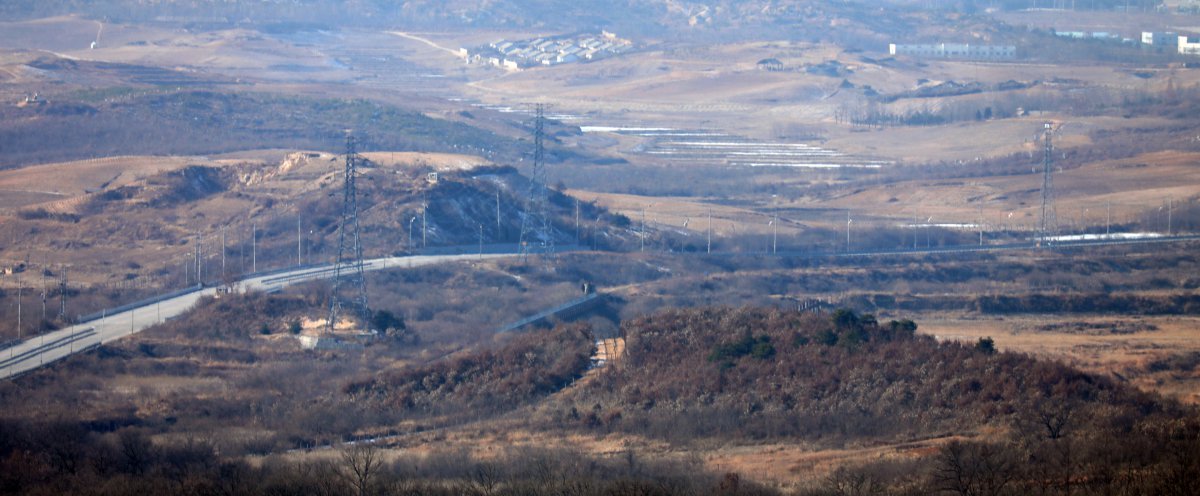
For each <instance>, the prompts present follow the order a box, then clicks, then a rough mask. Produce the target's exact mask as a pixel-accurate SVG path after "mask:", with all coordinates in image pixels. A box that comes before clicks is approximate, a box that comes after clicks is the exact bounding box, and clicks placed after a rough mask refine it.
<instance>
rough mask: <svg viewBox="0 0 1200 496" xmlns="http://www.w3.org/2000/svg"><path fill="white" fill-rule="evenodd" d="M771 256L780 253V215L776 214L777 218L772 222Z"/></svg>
mask: <svg viewBox="0 0 1200 496" xmlns="http://www.w3.org/2000/svg"><path fill="white" fill-rule="evenodd" d="M771 226H772V227H773V229H772V230H771V254H772V255H774V254H776V253H779V249H778V248H779V214H775V218H774V219H773V220H771Z"/></svg>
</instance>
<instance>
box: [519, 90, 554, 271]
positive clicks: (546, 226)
mask: <svg viewBox="0 0 1200 496" xmlns="http://www.w3.org/2000/svg"><path fill="white" fill-rule="evenodd" d="M545 112H546V109H545V105H542V104H540V103H539V104H538V105H537V114H536V115H535V116H534V120H533V171H532V172H531V173H530V175H529V199H528V203H527V205H526V209H525V216H524V217H523V218H522V219H521V245H520V247H521V256H522V257H528V256H529V253H530V252H533V251H541V252H542V253H553V252H554V231H553V226H552V225H551V224H550V216H549V212H548V211H547V210H548V208H549V198H548V196H549V192H548V190H547V186H546V149H545V137H546V114H545Z"/></svg>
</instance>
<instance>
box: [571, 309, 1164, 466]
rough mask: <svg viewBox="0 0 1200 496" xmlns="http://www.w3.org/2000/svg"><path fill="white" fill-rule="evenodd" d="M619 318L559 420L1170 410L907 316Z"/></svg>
mask: <svg viewBox="0 0 1200 496" xmlns="http://www.w3.org/2000/svg"><path fill="white" fill-rule="evenodd" d="M623 329H624V332H625V334H626V346H627V347H626V353H625V356H624V357H623V358H622V360H620V361H619V362H617V364H616V365H615V366H613V367H611V368H609V369H607V370H605V371H604V372H603V373H602V374H601V375H600V376H599V377H598V378H597V380H595V381H592V382H589V384H588V385H587V387H586V388H582V389H581V390H580V391H578V394H577V395H576V396H574V397H573V398H571V399H569V400H567V401H566V403H565V404H564V405H563V406H562V407H561V409H562V413H561V415H562V417H561V418H560V419H559V420H561V421H562V422H565V423H568V424H570V423H573V422H574V421H575V420H576V417H579V414H578V412H579V411H587V412H593V411H594V412H595V413H596V414H597V415H596V416H591V415H588V416H585V417H586V418H582V419H580V420H579V422H581V423H582V424H583V425H587V426H590V427H594V428H598V429H605V430H618V431H625V432H630V433H637V434H644V435H649V436H652V437H660V438H666V439H668V440H672V441H679V442H685V441H689V440H694V439H701V438H720V439H764V440H765V439H781V438H804V439H811V440H819V441H822V442H825V443H828V444H832V445H839V444H842V443H846V442H856V441H864V440H868V439H871V440H878V439H898V440H902V439H914V438H922V437H928V436H933V435H938V434H940V433H945V432H965V431H970V430H973V429H976V428H979V427H981V426H983V425H985V424H996V425H1008V424H1010V423H1012V422H1014V421H1018V420H1020V419H1021V418H1022V416H1023V415H1025V414H1027V413H1029V412H1035V411H1039V410H1040V409H1044V408H1049V407H1056V408H1057V407H1062V406H1064V405H1069V406H1070V408H1073V409H1076V410H1078V412H1080V413H1084V414H1083V415H1080V416H1079V418H1080V419H1097V421H1100V420H1098V419H1101V418H1110V417H1111V416H1112V415H1117V416H1118V417H1120V416H1132V417H1141V416H1144V415H1152V416H1158V415H1165V414H1172V415H1175V414H1178V407H1177V406H1175V405H1173V404H1170V403H1162V402H1160V401H1158V400H1157V399H1155V398H1154V397H1152V396H1151V395H1148V394H1145V393H1142V392H1139V391H1137V390H1135V389H1133V388H1129V387H1125V386H1121V385H1118V384H1115V383H1114V382H1112V381H1111V380H1109V379H1106V378H1100V377H1094V376H1091V375H1087V374H1084V373H1081V372H1079V371H1077V370H1074V369H1071V368H1069V367H1066V366H1064V365H1060V364H1057V363H1053V362H1046V361H1037V360H1034V359H1032V358H1030V357H1027V356H1023V355H1017V354H1010V353H1001V354H995V353H992V352H989V351H986V350H980V349H977V348H972V347H971V346H968V345H963V344H960V343H952V342H950V343H938V342H936V341H935V340H934V339H933V338H931V337H927V336H918V335H915V334H914V331H915V329H916V325H915V324H914V323H912V322H911V321H903V320H902V321H891V322H887V323H879V322H876V321H875V318H874V317H872V316H870V315H858V314H856V313H854V312H852V311H848V310H840V311H838V312H835V313H833V314H832V317H830V316H829V315H820V314H805V313H799V312H794V311H781V310H773V309H771V310H768V309H758V308H742V309H721V308H706V309H698V310H672V311H668V312H664V313H661V314H658V315H655V316H653V317H646V318H641V319H637V320H634V321H632V322H628V323H626V325H625V326H624V327H623ZM667 357H669V358H667ZM597 407H598V408H597ZM1085 412H1086V413H1085ZM1101 412H1105V413H1101Z"/></svg>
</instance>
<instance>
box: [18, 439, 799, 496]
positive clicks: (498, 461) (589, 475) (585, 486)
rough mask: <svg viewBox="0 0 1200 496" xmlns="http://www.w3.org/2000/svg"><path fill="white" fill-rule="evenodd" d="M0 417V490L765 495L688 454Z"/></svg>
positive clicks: (286, 495)
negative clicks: (229, 446)
mask: <svg viewBox="0 0 1200 496" xmlns="http://www.w3.org/2000/svg"><path fill="white" fill-rule="evenodd" d="M93 427H95V426H89V425H84V424H79V423H73V422H67V421H53V420H51V421H30V422H21V423H11V422H0V494H6V495H7V494H11V495H31V496H32V495H42V494H55V495H64V496H66V495H91V496H123V495H130V496H132V495H139V496H141V495H166V494H179V495H192V496H210V495H211V496H222V495H245V496H257V495H262V496H290V495H297V496H300V495H306V496H308V495H318V496H343V495H344V496H368V495H369V496H385V495H411V496H462V495H468V496H504V495H547V496H550V495H563V494H569V495H575V496H592V495H595V496H600V495H612V494H631V495H632V494H647V495H650V494H654V495H664V496H665V495H676V494H678V495H694V494H717V493H721V494H746V495H753V494H777V493H776V492H775V491H770V490H767V489H764V488H762V487H761V486H759V485H758V484H755V483H753V482H750V481H740V480H739V479H738V477H737V476H736V475H733V476H732V477H730V476H726V477H724V478H721V477H718V476H716V475H713V474H710V473H708V472H706V471H705V470H704V467H702V466H700V465H699V464H698V463H697V462H696V461H694V460H676V459H653V458H643V457H642V456H640V455H639V454H637V453H635V452H632V451H626V452H623V453H620V454H619V455H616V456H607V457H595V456H591V455H589V454H586V453H582V452H577V451H572V450H566V449H541V448H531V447H525V448H505V449H502V450H501V453H499V454H492V455H488V456H478V457H477V456H473V455H472V454H470V453H468V452H464V451H451V450H439V449H436V448H435V449H433V450H423V452H422V453H420V454H418V453H416V452H413V453H406V452H403V451H400V452H395V451H391V452H387V453H386V456H385V451H384V449H383V448H382V447H377V446H375V445H374V444H371V443H365V442H364V443H358V444H354V445H348V446H345V447H342V448H340V449H338V450H336V451H334V452H332V453H331V456H328V457H313V458H307V459H302V460H300V461H296V460H295V459H294V458H292V457H285V456H270V457H266V458H264V459H262V460H261V461H257V462H255V463H251V462H250V461H248V460H246V459H242V458H236V457H228V456H223V455H222V454H220V453H219V450H218V449H217V447H216V446H215V445H213V444H212V443H210V442H208V441H206V440H204V439H195V438H192V439H183V440H163V439H156V436H153V435H152V434H153V433H152V432H147V431H146V430H143V429H139V428H132V427H117V428H113V429H110V430H105V431H95V430H93V429H92V428H93Z"/></svg>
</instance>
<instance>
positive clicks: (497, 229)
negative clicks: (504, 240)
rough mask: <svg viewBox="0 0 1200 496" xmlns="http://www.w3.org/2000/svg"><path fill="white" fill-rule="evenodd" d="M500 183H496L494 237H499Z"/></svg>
mask: <svg viewBox="0 0 1200 496" xmlns="http://www.w3.org/2000/svg"><path fill="white" fill-rule="evenodd" d="M500 233H501V230H500V184H499V183H497V184H496V239H500Z"/></svg>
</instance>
